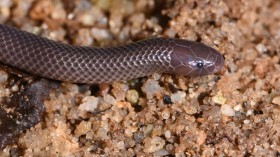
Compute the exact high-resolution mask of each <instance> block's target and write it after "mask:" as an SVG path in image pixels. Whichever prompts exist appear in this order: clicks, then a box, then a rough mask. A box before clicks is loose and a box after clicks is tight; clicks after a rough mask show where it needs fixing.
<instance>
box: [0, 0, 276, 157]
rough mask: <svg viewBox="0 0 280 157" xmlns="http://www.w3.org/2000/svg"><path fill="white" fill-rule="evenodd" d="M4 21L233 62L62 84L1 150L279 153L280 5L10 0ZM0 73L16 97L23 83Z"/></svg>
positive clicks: (84, 40) (79, 40) (59, 37)
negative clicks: (177, 45) (192, 74)
mask: <svg viewBox="0 0 280 157" xmlns="http://www.w3.org/2000/svg"><path fill="white" fill-rule="evenodd" d="M0 21H1V23H5V24H9V25H13V26H15V27H18V28H19V29H21V30H26V31H29V32H33V33H35V34H38V35H40V36H44V37H47V38H50V39H53V40H56V41H62V42H66V43H70V44H75V45H87V46H109V45H118V44H121V43H128V42H131V41H136V40H139V39H144V38H149V37H151V36H164V37H176V38H184V39H189V40H194V41H199V42H203V43H205V44H207V45H209V46H212V47H214V48H215V49H217V50H218V51H220V52H221V53H222V54H223V56H224V57H225V60H226V65H225V68H224V69H223V70H222V72H220V73H218V74H214V75H210V76H206V77H199V78H186V77H182V76H172V75H167V74H154V75H153V76H147V77H145V78H139V79H134V80H131V81H127V82H115V83H113V84H100V85H92V86H86V85H77V84H71V83H65V82H63V83H62V84H61V85H60V87H59V88H57V89H55V90H52V92H51V93H50V96H49V99H48V100H46V101H45V107H46V112H45V114H44V115H43V120H42V122H41V123H39V124H37V125H36V126H34V127H33V128H31V129H29V130H27V131H25V132H23V133H22V134H21V136H20V138H19V140H18V142H16V143H15V144H13V145H9V146H8V147H6V148H5V149H4V150H3V151H0V155H1V156H99V155H104V156H167V155H170V156H173V155H175V156H182V157H183V156H279V155H280V91H279V89H280V61H279V60H280V59H279V56H280V50H279V48H280V44H279V43H280V1H277V0H265V1H261V0H250V1H248V0H239V1H231V0H225V1H221V0H213V1H208V0H164V1H160V0H135V1H130V0H114V1H113V0H111V1H110V0H91V1H90V0H75V1H68V0H23V1H21V0H12V1H11V0H1V1H0ZM0 75H1V77H0V78H1V79H0V83H1V86H0V91H1V92H0V93H1V97H4V96H8V95H9V94H10V93H11V91H13V90H15V89H16V87H7V86H6V84H7V83H9V82H8V81H9V80H10V79H8V78H9V76H10V74H9V72H7V71H3V70H2V71H0ZM96 111H103V112H96Z"/></svg>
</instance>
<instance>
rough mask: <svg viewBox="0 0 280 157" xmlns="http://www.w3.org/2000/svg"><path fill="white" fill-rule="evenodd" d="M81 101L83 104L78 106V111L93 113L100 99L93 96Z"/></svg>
mask: <svg viewBox="0 0 280 157" xmlns="http://www.w3.org/2000/svg"><path fill="white" fill-rule="evenodd" d="M82 101H83V103H82V104H81V105H80V106H79V108H78V109H80V110H83V111H88V112H93V111H94V110H95V109H96V108H97V105H98V103H99V102H100V98H98V97H94V96H87V97H85V98H84V99H83V100H82Z"/></svg>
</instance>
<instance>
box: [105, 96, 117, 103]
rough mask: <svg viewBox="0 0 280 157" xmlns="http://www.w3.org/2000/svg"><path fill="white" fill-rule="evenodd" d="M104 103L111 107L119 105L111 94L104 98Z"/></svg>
mask: <svg viewBox="0 0 280 157" xmlns="http://www.w3.org/2000/svg"><path fill="white" fill-rule="evenodd" d="M104 101H105V102H106V103H108V104H110V105H115V104H116V103H117V101H116V99H115V98H114V97H113V96H112V95H110V94H106V95H105V96H104Z"/></svg>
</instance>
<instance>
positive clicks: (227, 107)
mask: <svg viewBox="0 0 280 157" xmlns="http://www.w3.org/2000/svg"><path fill="white" fill-rule="evenodd" d="M221 112H222V114H223V115H226V116H235V111H234V109H232V108H231V106H230V105H228V104H224V105H222V107H221Z"/></svg>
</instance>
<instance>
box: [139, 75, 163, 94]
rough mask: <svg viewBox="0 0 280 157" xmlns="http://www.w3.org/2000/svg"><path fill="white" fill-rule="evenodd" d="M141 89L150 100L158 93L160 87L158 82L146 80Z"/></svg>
mask: <svg viewBox="0 0 280 157" xmlns="http://www.w3.org/2000/svg"><path fill="white" fill-rule="evenodd" d="M141 89H142V91H143V92H144V93H146V95H147V97H148V99H150V98H152V97H154V96H155V95H156V94H157V93H160V92H161V90H162V87H161V86H160V85H159V83H158V81H156V80H153V79H148V80H147V82H146V83H145V84H144V85H143V86H142V88H141Z"/></svg>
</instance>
